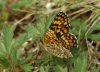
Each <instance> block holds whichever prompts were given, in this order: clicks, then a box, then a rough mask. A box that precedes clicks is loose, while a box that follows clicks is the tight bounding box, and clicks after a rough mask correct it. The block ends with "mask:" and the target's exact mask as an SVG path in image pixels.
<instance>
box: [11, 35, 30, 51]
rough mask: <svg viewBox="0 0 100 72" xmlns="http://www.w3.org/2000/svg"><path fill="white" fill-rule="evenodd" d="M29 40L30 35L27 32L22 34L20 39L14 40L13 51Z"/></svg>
mask: <svg viewBox="0 0 100 72" xmlns="http://www.w3.org/2000/svg"><path fill="white" fill-rule="evenodd" d="M27 40H28V36H27V35H26V34H21V35H20V36H19V37H18V39H17V40H16V41H15V42H14V44H13V45H12V47H11V50H10V51H11V52H12V51H14V50H15V49H17V48H19V47H20V46H21V45H22V44H23V43H24V42H26V41H27Z"/></svg>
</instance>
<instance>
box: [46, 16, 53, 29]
mask: <svg viewBox="0 0 100 72" xmlns="http://www.w3.org/2000/svg"><path fill="white" fill-rule="evenodd" d="M53 19H54V16H50V17H48V18H47V19H46V21H45V30H46V29H48V28H49V26H50V25H51V23H52V21H53Z"/></svg>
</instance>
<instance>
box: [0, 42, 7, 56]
mask: <svg viewBox="0 0 100 72" xmlns="http://www.w3.org/2000/svg"><path fill="white" fill-rule="evenodd" d="M0 55H6V51H5V49H4V47H3V44H2V43H0Z"/></svg>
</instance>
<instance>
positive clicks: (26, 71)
mask: <svg viewBox="0 0 100 72" xmlns="http://www.w3.org/2000/svg"><path fill="white" fill-rule="evenodd" d="M21 68H22V69H23V70H24V71H25V72H29V71H31V70H32V69H33V66H31V65H30V64H23V65H21Z"/></svg>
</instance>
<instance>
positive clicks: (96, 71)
mask: <svg viewBox="0 0 100 72" xmlns="http://www.w3.org/2000/svg"><path fill="white" fill-rule="evenodd" d="M91 72H99V70H98V69H96V68H92V70H91Z"/></svg>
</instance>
